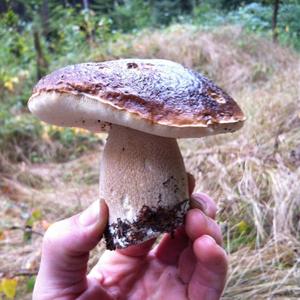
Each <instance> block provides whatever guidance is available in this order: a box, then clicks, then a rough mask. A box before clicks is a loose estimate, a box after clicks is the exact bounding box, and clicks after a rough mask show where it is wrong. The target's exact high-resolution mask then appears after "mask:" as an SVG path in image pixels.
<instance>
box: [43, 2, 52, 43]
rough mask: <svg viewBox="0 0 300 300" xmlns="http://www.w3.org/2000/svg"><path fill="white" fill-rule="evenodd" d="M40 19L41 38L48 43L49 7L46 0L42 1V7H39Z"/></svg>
mask: <svg viewBox="0 0 300 300" xmlns="http://www.w3.org/2000/svg"><path fill="white" fill-rule="evenodd" d="M41 17H42V18H41V19H42V28H43V31H42V33H43V36H44V38H45V39H46V40H47V41H49V39H50V35H49V33H50V30H49V5H48V0H43V3H42V7H41Z"/></svg>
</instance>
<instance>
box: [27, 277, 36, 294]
mask: <svg viewBox="0 0 300 300" xmlns="http://www.w3.org/2000/svg"><path fill="white" fill-rule="evenodd" d="M35 279H36V278H35V276H32V277H30V278H29V279H28V280H27V291H28V292H32V291H33V288H34V285H35Z"/></svg>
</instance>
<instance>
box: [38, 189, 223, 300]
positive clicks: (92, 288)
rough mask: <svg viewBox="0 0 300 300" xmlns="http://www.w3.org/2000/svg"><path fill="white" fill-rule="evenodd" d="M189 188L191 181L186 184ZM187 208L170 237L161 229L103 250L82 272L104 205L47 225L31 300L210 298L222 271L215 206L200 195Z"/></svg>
mask: <svg viewBox="0 0 300 300" xmlns="http://www.w3.org/2000/svg"><path fill="white" fill-rule="evenodd" d="M191 185H192V186H191V190H192V189H193V188H194V187H193V186H194V184H193V183H191ZM192 197H193V199H194V202H195V203H198V205H197V206H200V207H202V209H201V210H202V211H201V210H200V209H197V208H194V209H191V210H190V211H189V212H188V213H187V215H186V221H185V225H184V226H183V227H182V228H179V229H178V230H177V231H176V233H175V238H171V236H170V235H169V234H165V235H164V237H163V238H162V240H161V241H160V243H159V244H158V245H157V246H156V247H154V249H152V250H151V248H152V246H153V244H154V242H155V239H153V240H150V241H147V242H145V243H143V244H141V245H136V246H131V247H128V248H126V249H121V250H116V251H108V250H107V251H105V252H104V254H103V255H102V256H101V258H100V260H99V262H98V263H97V264H96V266H94V268H93V269H92V270H91V272H90V273H89V274H87V263H88V259H89V252H90V251H91V250H92V249H93V248H94V247H95V246H96V245H97V244H98V242H99V241H100V239H101V237H102V235H103V231H104V229H105V226H106V223H107V218H108V208H107V206H106V204H105V203H104V202H102V203H101V205H100V211H99V202H98V201H96V202H95V203H93V204H92V205H91V206H90V207H89V208H88V209H86V210H85V211H84V212H82V213H81V214H78V215H75V216H73V217H71V218H69V219H66V220H62V221H59V222H57V223H55V224H53V225H52V226H50V228H49V229H48V231H47V232H46V234H45V237H44V240H43V246H42V258H41V265H40V270H39V273H38V276H37V280H36V284H35V288H34V292H33V299H34V300H54V299H55V300H73V299H77V300H100V299H101V300H112V299H118V300H123V299H130V300H140V299H155V300H156V299H163V300H169V299H170V300H187V299H189V300H196V299H197V300H214V299H219V298H220V297H221V294H222V291H223V288H224V285H225V280H226V272H227V257H226V254H225V251H224V250H223V249H222V248H221V246H220V245H221V244H222V236H221V231H220V228H219V226H218V225H217V223H216V222H215V221H214V218H215V215H216V206H215V204H214V202H213V201H212V199H211V198H209V197H208V196H207V195H205V194H194V195H192Z"/></svg>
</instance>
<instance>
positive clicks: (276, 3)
mask: <svg viewBox="0 0 300 300" xmlns="http://www.w3.org/2000/svg"><path fill="white" fill-rule="evenodd" d="M279 2H280V0H274V3H273V17H272V32H273V42H274V43H277V41H278V30H277V16H278V11H279Z"/></svg>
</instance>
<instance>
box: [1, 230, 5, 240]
mask: <svg viewBox="0 0 300 300" xmlns="http://www.w3.org/2000/svg"><path fill="white" fill-rule="evenodd" d="M4 239H5V234H4V231H3V230H2V229H0V241H2V240H4Z"/></svg>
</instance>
